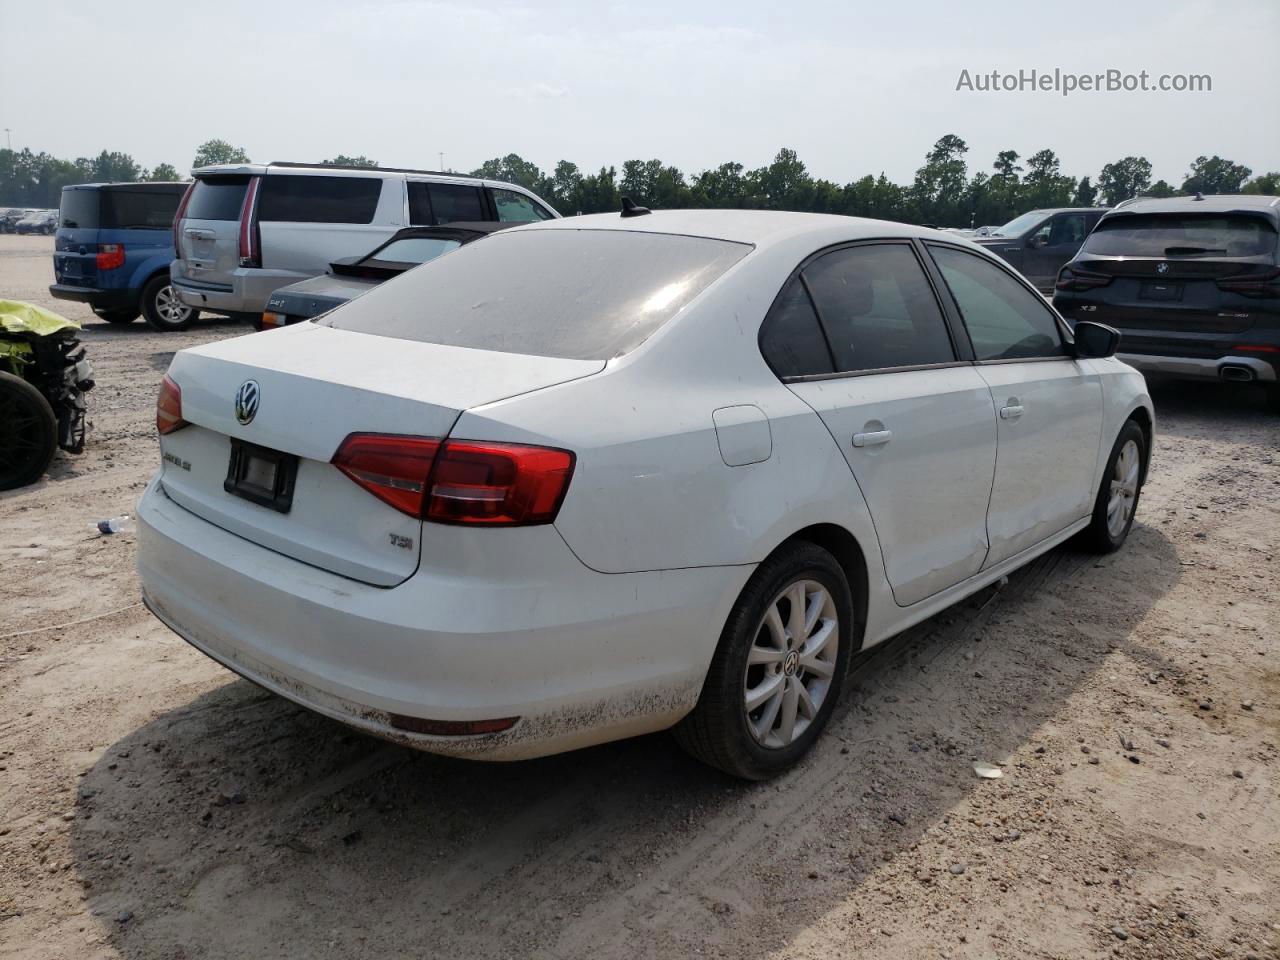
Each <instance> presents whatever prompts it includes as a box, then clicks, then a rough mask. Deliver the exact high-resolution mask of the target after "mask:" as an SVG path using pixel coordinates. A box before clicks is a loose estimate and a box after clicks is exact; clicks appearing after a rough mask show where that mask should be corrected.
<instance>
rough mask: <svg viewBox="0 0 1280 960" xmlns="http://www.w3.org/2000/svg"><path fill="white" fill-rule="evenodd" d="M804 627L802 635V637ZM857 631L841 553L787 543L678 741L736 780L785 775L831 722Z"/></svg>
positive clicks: (719, 656)
mask: <svg viewBox="0 0 1280 960" xmlns="http://www.w3.org/2000/svg"><path fill="white" fill-rule="evenodd" d="M801 590H803V593H804V597H805V601H804V607H805V611H804V612H802V613H800V614H798V616H799V619H798V620H796V619H793V617H792V611H793V610H795V609H796V608H797V607H798V606H799V604H798V603H796V602H793V600H792V598H793V597H798V595H799V591H801ZM815 606H816V609H815ZM809 623H812V626H811V627H809V626H808V624H809ZM796 632H801V633H803V634H804V636H803V638H802V639H801V640H800V641H799V642H796V641H795V640H794V639H793V635H794V634H795V633H796ZM852 637H853V597H852V595H851V593H850V589H849V583H848V580H847V579H846V578H845V574H844V571H843V570H842V569H841V568H840V564H839V563H837V562H836V559H835V557H833V556H832V555H831V554H830V553H828V552H827V551H826V550H824V549H822V548H821V547H819V546H817V545H815V544H812V543H809V542H807V541H797V542H794V543H792V544H789V545H785V546H784V547H783V548H781V549H780V550H779V551H777V552H776V553H774V554H773V555H772V556H771V557H769V559H767V560H765V561H764V563H762V564H761V565H760V566H759V567H758V568H757V569H756V571H755V573H753V574H752V575H751V579H750V580H748V581H747V585H746V586H745V587H744V588H743V590H742V594H741V596H739V597H738V601H737V603H736V604H735V605H734V607H733V611H732V612H731V613H730V614H729V619H728V621H727V622H726V623H725V626H724V630H723V632H722V633H721V635H720V642H719V645H718V646H717V647H716V652H715V656H714V657H713V658H712V660H711V666H710V668H709V669H708V671H707V676H706V679H705V681H704V682H703V686H702V694H701V696H700V697H699V698H698V704H697V706H696V707H694V709H693V712H692V713H690V714H689V715H688V716H687V717H685V718H684V719H683V720H681V721H680V723H679V724H678V725H677V726H676V727H675V728H674V730H673V733H674V734H675V737H676V740H677V741H678V742H679V744H680V745H681V746H682V747H683V748H684V749H685V750H686V751H688V752H689V753H690V754H692V755H693V756H694V757H696V758H697V759H699V760H701V761H702V762H704V763H707V764H709V765H711V766H713V767H716V768H718V769H720V770H723V771H724V772H725V773H728V774H730V775H731V776H735V777H740V778H742V779H744V780H765V779H768V778H769V777H772V776H776V775H777V774H779V773H782V772H783V771H784V770H786V769H787V768H788V767H790V766H792V765H793V764H794V763H795V762H796V761H797V760H799V759H800V758H801V757H802V756H803V755H804V754H805V752H806V751H808V749H809V748H810V747H811V746H812V745H813V742H814V741H815V740H816V739H817V738H818V736H819V735H820V734H821V733H822V730H823V728H824V727H825V726H826V725H827V721H828V720H829V719H830V717H831V712H832V711H833V710H834V709H835V706H836V702H837V701H838V700H839V699H840V692H841V689H842V688H843V685H844V677H845V673H846V672H847V668H848V663H849V653H850V646H851V643H852ZM824 638H825V639H824ZM831 644H835V645H836V646H835V649H834V650H832V649H831ZM806 650H807V652H806ZM806 703H807V704H808V705H809V706H808V707H807V708H806V706H805V704H806ZM806 714H807V715H806Z"/></svg>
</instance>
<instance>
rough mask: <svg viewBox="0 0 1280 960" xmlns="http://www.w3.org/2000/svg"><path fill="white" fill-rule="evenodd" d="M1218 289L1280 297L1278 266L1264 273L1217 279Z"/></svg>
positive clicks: (1279, 272)
mask: <svg viewBox="0 0 1280 960" xmlns="http://www.w3.org/2000/svg"><path fill="white" fill-rule="evenodd" d="M1218 289H1219V290H1224V291H1226V292H1227V293H1239V294H1241V295H1243V296H1246V297H1269V298H1275V297H1280V267H1276V268H1275V269H1274V270H1268V271H1267V272H1266V273H1251V274H1246V275H1244V276H1235V277H1227V278H1225V279H1222V280H1219V281H1218Z"/></svg>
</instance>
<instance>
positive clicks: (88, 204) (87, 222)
mask: <svg viewBox="0 0 1280 960" xmlns="http://www.w3.org/2000/svg"><path fill="white" fill-rule="evenodd" d="M101 198H102V194H101V192H100V191H98V190H63V191H62V201H61V203H59V205H58V217H59V220H58V224H59V226H62V227H66V228H67V229H68V230H96V229H97V228H98V220H99V209H100V205H101ZM15 212H16V213H19V214H21V213H23V211H20V210H19V211H15Z"/></svg>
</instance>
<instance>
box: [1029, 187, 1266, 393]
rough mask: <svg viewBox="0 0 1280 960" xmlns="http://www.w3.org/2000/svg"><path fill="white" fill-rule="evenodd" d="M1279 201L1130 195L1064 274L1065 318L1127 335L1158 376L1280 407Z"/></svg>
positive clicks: (1061, 300)
mask: <svg viewBox="0 0 1280 960" xmlns="http://www.w3.org/2000/svg"><path fill="white" fill-rule="evenodd" d="M1278 240H1280V198H1277V197H1264V196H1195V197H1173V198H1170V199H1164V200H1156V199H1139V200H1132V201H1129V202H1127V203H1125V204H1122V205H1121V206H1119V207H1117V208H1116V209H1115V210H1113V211H1112V212H1111V213H1109V214H1107V215H1106V216H1105V217H1103V218H1102V220H1101V222H1100V223H1099V224H1098V226H1097V227H1096V228H1095V229H1094V231H1093V233H1092V234H1090V236H1089V239H1088V240H1086V241H1085V244H1084V246H1083V247H1082V248H1081V250H1080V252H1079V253H1078V254H1077V255H1076V257H1075V258H1074V259H1073V260H1072V261H1071V262H1070V263H1068V264H1067V265H1066V266H1065V267H1064V268H1063V269H1062V272H1061V273H1059V275H1058V280H1057V284H1056V287H1055V291H1054V295H1053V303H1054V306H1056V307H1057V308H1058V310H1059V311H1060V312H1061V313H1062V315H1063V316H1064V317H1065V318H1066V319H1067V320H1068V322H1077V321H1080V320H1092V321H1097V322H1100V323H1105V324H1109V325H1110V326H1112V327H1115V328H1116V329H1118V330H1120V331H1121V333H1122V335H1123V340H1122V341H1121V359H1123V360H1125V361H1126V362H1128V363H1129V364H1131V365H1132V366H1135V367H1137V368H1139V369H1140V370H1144V371H1146V372H1149V373H1155V374H1166V375H1171V376H1175V377H1187V378H1198V379H1210V380H1229V381H1239V382H1254V383H1260V384H1262V385H1264V386H1265V387H1266V388H1267V389H1268V391H1269V393H1270V399H1271V403H1272V406H1273V408H1275V409H1277V410H1280V251H1278V249H1277V241H1278Z"/></svg>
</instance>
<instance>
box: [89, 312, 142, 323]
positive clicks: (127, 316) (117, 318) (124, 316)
mask: <svg viewBox="0 0 1280 960" xmlns="http://www.w3.org/2000/svg"><path fill="white" fill-rule="evenodd" d="M93 312H94V314H96V315H97V316H98V317H99V318H100V319H102V320H105V321H107V323H115V324H119V325H120V326H124V325H125V324H126V323H133V321H135V320H137V319H138V311H137V310H128V309H126V310H94V311H93Z"/></svg>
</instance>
